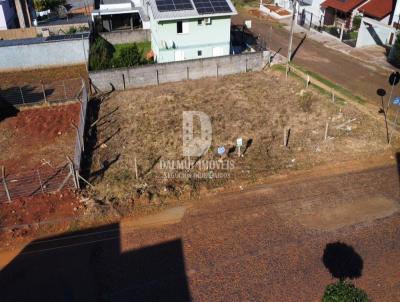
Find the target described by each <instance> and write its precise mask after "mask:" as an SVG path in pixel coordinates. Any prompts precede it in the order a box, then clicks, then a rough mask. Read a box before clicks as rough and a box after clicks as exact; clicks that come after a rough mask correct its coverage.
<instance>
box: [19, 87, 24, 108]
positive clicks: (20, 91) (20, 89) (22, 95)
mask: <svg viewBox="0 0 400 302" xmlns="http://www.w3.org/2000/svg"><path fill="white" fill-rule="evenodd" d="M19 93H20V94H21V98H22V104H25V99H24V94H23V93H22V88H21V87H19Z"/></svg>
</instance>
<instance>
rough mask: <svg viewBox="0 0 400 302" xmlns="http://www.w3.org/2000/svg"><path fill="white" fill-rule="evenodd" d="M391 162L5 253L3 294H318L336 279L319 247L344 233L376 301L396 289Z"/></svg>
mask: <svg viewBox="0 0 400 302" xmlns="http://www.w3.org/2000/svg"><path fill="white" fill-rule="evenodd" d="M388 163H389V166H379V167H369V165H368V162H367V161H364V162H348V163H347V164H346V165H345V167H344V168H340V166H337V165H334V166H333V167H332V166H329V165H328V166H327V167H326V168H324V169H319V168H314V169H313V171H309V172H308V173H307V174H304V175H303V176H299V175H296V176H290V175H289V176H286V177H285V178H284V179H281V180H278V181H273V182H271V183H268V184H264V185H258V186H251V187H248V188H245V189H244V190H243V191H241V192H232V193H225V194H218V195H209V196H207V197H205V198H204V199H201V200H199V201H198V202H195V203H193V204H192V206H191V207H190V208H186V210H185V209H182V207H179V208H177V209H173V210H170V211H169V212H168V213H166V214H165V215H160V214H158V216H157V217H152V218H150V219H147V220H146V221H141V224H147V225H144V226H142V227H141V228H137V227H136V226H137V225H136V224H135V221H133V222H129V221H124V222H122V223H121V224H120V225H119V224H112V225H108V226H103V227H98V228H94V229H90V230H87V231H85V232H80V233H71V234H65V235H63V236H54V237H48V238H45V239H44V240H42V241H35V242H33V243H32V244H30V245H28V246H25V247H23V248H21V249H20V250H16V251H15V252H6V253H1V254H0V263H2V265H3V268H2V269H1V271H0V285H1V287H2V289H3V290H2V301H16V300H18V301H21V300H26V299H29V300H30V301H39V300H41V299H43V297H44V296H45V297H46V298H47V299H48V300H52V301H62V300H63V299H65V297H74V299H77V300H85V301H99V300H103V301H132V300H135V301H150V300H163V301H174V302H176V301H273V302H275V301H296V302H300V301H305V302H309V301H321V297H322V294H323V291H324V288H325V287H326V285H328V284H329V283H331V282H334V281H335V279H334V278H332V276H331V275H330V273H329V271H328V269H327V268H326V267H325V266H324V263H323V261H322V256H323V253H324V249H325V248H326V246H327V244H329V243H334V242H338V241H340V242H343V243H345V244H347V245H350V246H352V247H353V248H354V250H355V251H356V253H358V254H359V256H360V257H361V259H362V268H361V276H360V277H359V278H356V279H354V282H355V284H356V285H357V286H358V287H361V288H363V289H364V290H365V291H366V292H367V293H368V295H369V296H370V298H371V299H372V301H382V302H386V301H388V302H389V301H390V302H393V301H399V296H400V282H399V278H398V271H399V269H400V266H399V264H398V261H397V259H398V257H399V255H400V242H399V240H398V238H399V236H400V234H399V228H398V225H399V223H400V214H399V212H398V206H399V175H398V168H397V164H396V163H395V162H394V160H391V161H389V162H388ZM360 166H361V167H362V166H364V169H363V170H361V171H352V168H357V169H358V168H359V167H360ZM330 167H331V168H330ZM330 170H333V171H334V172H335V175H333V176H332V175H330V174H331V173H330ZM340 170H341V171H342V172H341V173H340ZM350 171H351V172H350ZM336 173H337V174H336ZM377 200H381V201H382V200H385V201H384V202H375V201H377ZM283 209H284V211H283V212H282V210H283ZM322 209H323V210H324V211H326V213H332V216H331V217H329V215H325V216H324V217H320V215H321V210H322ZM336 209H342V214H343V216H342V215H340V216H341V217H337V216H336V213H337V211H336ZM370 211H371V212H374V213H378V215H373V216H371V215H370V213H369V212H370ZM182 212H184V214H183V215H182ZM308 217H312V218H313V219H311V221H313V224H312V225H310V224H308V221H310V219H308ZM343 217H344V220H345V222H346V223H343V222H344V220H343ZM332 218H333V220H332ZM336 219H337V221H336ZM327 225H329V227H328V228H327ZM17 276H18V282H15V280H16V279H15V278H17ZM60 281H62V282H60ZM21 286H23V288H24V290H23V291H21V290H19V289H20V288H21Z"/></svg>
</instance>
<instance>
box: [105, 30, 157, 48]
mask: <svg viewBox="0 0 400 302" xmlns="http://www.w3.org/2000/svg"><path fill="white" fill-rule="evenodd" d="M100 36H102V37H103V39H104V40H107V41H108V42H110V43H111V44H113V45H116V44H124V43H134V42H146V41H150V39H151V32H150V30H147V29H137V30H121V31H113V32H103V33H100Z"/></svg>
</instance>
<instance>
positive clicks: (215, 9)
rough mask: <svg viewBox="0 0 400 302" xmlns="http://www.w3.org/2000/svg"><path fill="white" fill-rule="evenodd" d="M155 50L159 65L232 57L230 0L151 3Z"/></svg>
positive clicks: (153, 48)
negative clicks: (225, 56)
mask: <svg viewBox="0 0 400 302" xmlns="http://www.w3.org/2000/svg"><path fill="white" fill-rule="evenodd" d="M147 6H148V7H147V9H145V10H146V11H147V13H148V15H149V18H150V29H151V49H152V51H153V53H154V59H155V61H156V62H158V63H164V62H174V61H183V60H191V59H201V58H208V57H216V56H224V55H229V54H230V51H231V50H230V48H231V43H230V39H231V17H232V16H233V15H236V14H237V12H236V9H235V7H234V5H233V4H232V2H231V1H230V0H150V1H149V2H147Z"/></svg>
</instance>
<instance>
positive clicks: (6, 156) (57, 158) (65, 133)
mask: <svg viewBox="0 0 400 302" xmlns="http://www.w3.org/2000/svg"><path fill="white" fill-rule="evenodd" d="M79 110H80V106H79V104H68V105H57V106H52V107H42V108H35V109H25V110H22V111H20V112H19V113H18V115H17V116H15V117H8V118H6V119H4V120H3V121H1V122H0V146H1V152H0V166H5V168H6V172H7V173H18V172H24V171H27V170H31V169H36V168H40V167H42V166H45V167H48V166H50V167H53V168H56V167H58V166H59V165H62V164H64V163H66V162H67V159H66V156H67V155H69V156H72V155H73V150H74V146H75V137H76V132H75V129H74V128H73V127H72V125H71V123H75V124H76V123H77V122H78V120H79Z"/></svg>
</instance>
